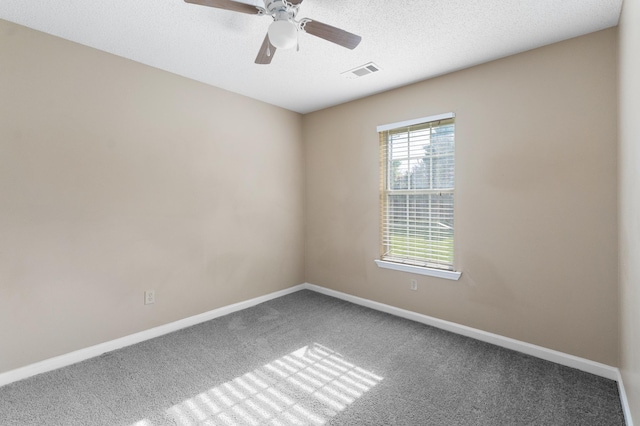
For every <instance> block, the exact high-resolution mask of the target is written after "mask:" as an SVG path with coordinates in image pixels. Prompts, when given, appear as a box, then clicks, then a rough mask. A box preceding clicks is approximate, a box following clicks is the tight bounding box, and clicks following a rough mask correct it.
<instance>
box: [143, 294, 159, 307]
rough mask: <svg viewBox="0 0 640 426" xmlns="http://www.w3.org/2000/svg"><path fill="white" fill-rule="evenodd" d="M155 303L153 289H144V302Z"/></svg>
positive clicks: (146, 303)
mask: <svg viewBox="0 0 640 426" xmlns="http://www.w3.org/2000/svg"><path fill="white" fill-rule="evenodd" d="M154 303H156V292H155V290H146V291H145V292H144V304H145V305H152V304H154Z"/></svg>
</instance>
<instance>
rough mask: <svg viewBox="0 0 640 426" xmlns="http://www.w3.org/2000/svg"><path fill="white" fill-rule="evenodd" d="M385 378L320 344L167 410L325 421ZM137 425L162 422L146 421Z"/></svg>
mask: <svg viewBox="0 0 640 426" xmlns="http://www.w3.org/2000/svg"><path fill="white" fill-rule="evenodd" d="M382 380H383V378H382V377H380V376H378V375H376V374H373V373H372V372H370V371H366V370H364V369H362V368H360V367H358V366H356V365H354V364H352V363H349V362H347V361H346V360H345V359H344V358H343V357H342V356H341V355H340V354H338V353H337V352H335V351H332V350H331V349H329V348H326V347H324V346H322V345H320V344H317V343H314V344H312V345H309V346H304V347H302V348H300V349H298V350H296V351H294V352H291V353H290V354H288V355H285V356H283V357H281V358H278V359H276V360H275V361H272V362H270V363H268V364H266V365H264V366H262V367H261V368H257V369H255V370H254V371H252V372H249V373H246V374H244V375H242V376H239V377H236V378H235V379H233V380H230V381H228V382H226V383H223V384H221V385H219V386H216V387H214V388H211V389H209V390H207V391H205V392H202V393H200V394H198V395H196V396H194V397H192V398H189V399H187V400H185V401H183V402H181V403H179V404H176V405H174V406H173V407H171V408H169V409H167V410H166V412H165V413H164V416H165V419H166V420H170V421H171V422H173V423H175V424H178V425H181V426H196V425H198V426H199V425H228V426H240V425H263V424H269V425H274V426H292V425H308V424H312V425H322V424H325V423H326V422H327V421H328V420H329V419H330V418H331V417H334V416H335V415H337V414H338V413H339V412H341V411H343V410H345V409H346V408H347V407H348V406H349V405H351V404H353V403H354V402H355V401H356V400H357V399H358V398H360V397H362V396H363V395H364V394H365V393H366V392H368V391H369V390H371V389H372V388H373V387H374V386H376V385H377V384H378V383H379V382H380V381H382ZM131 426H156V425H155V424H154V423H153V422H151V420H149V419H143V420H140V421H139V422H136V423H133V424H132V425H131Z"/></svg>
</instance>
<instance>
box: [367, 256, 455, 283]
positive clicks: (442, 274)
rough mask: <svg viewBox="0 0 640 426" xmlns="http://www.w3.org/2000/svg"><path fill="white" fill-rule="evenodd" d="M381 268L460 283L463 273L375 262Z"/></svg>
mask: <svg viewBox="0 0 640 426" xmlns="http://www.w3.org/2000/svg"><path fill="white" fill-rule="evenodd" d="M375 262H376V265H378V267H380V268H385V269H393V270H396V271H402V272H410V273H412V274H420V275H429V276H430V277H438V278H445V279H447V280H454V281H458V280H459V279H460V275H462V272H455V271H444V270H442V269H433V268H425V267H423V266H413V265H405V264H403V263H395V262H387V261H385V260H378V259H376V260H375Z"/></svg>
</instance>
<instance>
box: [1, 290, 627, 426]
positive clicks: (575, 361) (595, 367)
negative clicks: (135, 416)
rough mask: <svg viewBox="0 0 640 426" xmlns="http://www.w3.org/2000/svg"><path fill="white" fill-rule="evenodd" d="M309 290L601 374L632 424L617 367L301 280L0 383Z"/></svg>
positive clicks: (13, 373) (4, 377)
mask: <svg viewBox="0 0 640 426" xmlns="http://www.w3.org/2000/svg"><path fill="white" fill-rule="evenodd" d="M304 289H306V290H312V291H315V292H317V293H322V294H326V295H328V296H332V297H336V298H338V299H342V300H346V301H348V302H351V303H355V304H357V305H361V306H366V307H368V308H371V309H375V310H377V311H382V312H386V313H388V314H391V315H395V316H398V317H401V318H406V319H409V320H412V321H416V322H419V323H422V324H427V325H431V326H433V327H437V328H440V329H443V330H447V331H450V332H452V333H456V334H460V335H463V336H467V337H471V338H474V339H477V340H480V341H483V342H487V343H492V344H494V345H497V346H501V347H503V348H507V349H512V350H515V351H518V352H522V353H525V354H528V355H531V356H535V357H537V358H541V359H544V360H547V361H551V362H555V363H557V364H560V365H565V366H567V367H572V368H575V369H578V370H582V371H586V372H588V373H591V374H595V375H597V376H601V377H605V378H607V379H610V380H615V381H616V382H617V383H618V392H619V394H620V401H621V403H622V409H623V412H624V416H625V420H626V424H627V426H633V421H632V420H631V411H630V408H629V403H628V400H627V395H626V393H625V390H624V384H623V382H622V376H621V375H620V371H619V370H618V369H617V368H615V367H611V366H609V365H606V364H601V363H599V362H595V361H591V360H588V359H585V358H580V357H577V356H574V355H569V354H565V353H563V352H559V351H555V350H552V349H547V348H544V347H542V346H537V345H533V344H530V343H526V342H522V341H519V340H515V339H511V338H509V337H504V336H500V335H498V334H493V333H489V332H486V331H482V330H478V329H475V328H472V327H467V326H464V325H460V324H456V323H454V322H450V321H445V320H441V319H438V318H434V317H430V316H427V315H423V314H419V313H417V312H412V311H408V310H405V309H401V308H397V307H395V306H390V305H385V304H384V303H380V302H375V301H373V300H368V299H364V298H361V297H357V296H353V295H350V294H347V293H342V292H339V291H336V290H331V289H328V288H325V287H320V286H317V285H314V284H309V283H304V284H300V285H297V286H294V287H290V288H287V289H284V290H280V291H276V292H274V293H270V294H267V295H264V296H260V297H256V298H254V299H250V300H246V301H244V302H239V303H235V304H233V305H228V306H223V307H221V308H218V309H214V310H212V311H209V312H205V313H202V314H199V315H195V316H192V317H188V318H185V319H182V320H179V321H175V322H172V323H169V324H165V325H161V326H158V327H154V328H151V329H149V330H145V331H141V332H139V333H135V334H131V335H129V336H125V337H122V338H119V339H115V340H111V341H109V342H105V343H101V344H98V345H95V346H91V347H88V348H84V349H80V350H77V351H74V352H70V353H68V354H64V355H60V356H57V357H54V358H50V359H47V360H44V361H41V362H37V363H35V364H31V365H27V366H25V367H21V368H17V369H15V370H11V371H8V372H5V373H0V386H4V385H7V384H9V383H13V382H17V381H19V380H23V379H26V378H28V377H31V376H35V375H36V374H41V373H46V372H48V371H53V370H56V369H58V368H62V367H66V366H69V365H72V364H76V363H78V362H81V361H84V360H87V359H90V358H93V357H96V356H100V355H102V354H104V353H105V352H109V351H114V350H116V349H120V348H123V347H126V346H131V345H134V344H136V343H140V342H143V341H145V340H149V339H153V338H155V337H159V336H162V335H165V334H168V333H171V332H174V331H177V330H181V329H183V328H186V327H191V326H193V325H196V324H200V323H203V322H206V321H210V320H212V319H215V318H218V317H221V316H224V315H228V314H230V313H233V312H237V311H241V310H243V309H246V308H250V307H251V306H254V305H257V304H260V303H263V302H266V301H269V300H272V299H276V298H278V297H281V296H285V295H287V294H291V293H294V292H296V291H299V290H304Z"/></svg>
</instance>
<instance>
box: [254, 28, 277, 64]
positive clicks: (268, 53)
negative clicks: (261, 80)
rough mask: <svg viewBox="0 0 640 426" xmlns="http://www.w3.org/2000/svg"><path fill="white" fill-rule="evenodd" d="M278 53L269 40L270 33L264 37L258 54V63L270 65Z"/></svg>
mask: <svg viewBox="0 0 640 426" xmlns="http://www.w3.org/2000/svg"><path fill="white" fill-rule="evenodd" d="M275 54H276V48H275V46H274V45H273V44H271V42H270V41H269V34H267V35H266V36H265V37H264V41H263V42H262V46H261V47H260V51H259V52H258V56H256V64H262V65H269V64H270V63H271V60H272V59H273V55H275Z"/></svg>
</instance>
